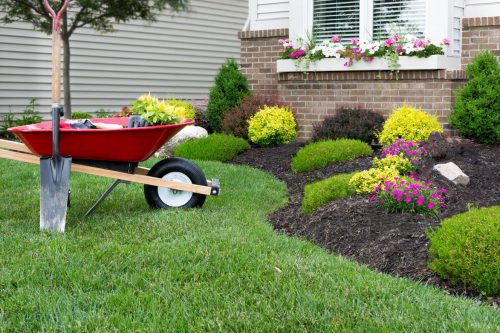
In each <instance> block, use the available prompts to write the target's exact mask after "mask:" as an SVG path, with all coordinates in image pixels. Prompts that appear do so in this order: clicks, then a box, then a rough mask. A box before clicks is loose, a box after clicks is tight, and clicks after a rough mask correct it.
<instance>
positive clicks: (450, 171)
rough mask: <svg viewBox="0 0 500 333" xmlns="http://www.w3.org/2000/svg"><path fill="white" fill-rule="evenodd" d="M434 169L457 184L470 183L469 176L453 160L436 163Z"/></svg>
mask: <svg viewBox="0 0 500 333" xmlns="http://www.w3.org/2000/svg"><path fill="white" fill-rule="evenodd" d="M433 170H436V171H437V172H439V173H440V174H441V175H442V176H443V177H445V178H446V179H448V180H450V181H451V182H453V183H454V184H455V185H467V184H469V181H470V179H469V176H467V175H466V174H465V173H463V171H462V170H461V169H460V168H459V167H458V166H457V165H456V164H455V163H453V162H448V163H444V164H436V165H435V166H434V168H433Z"/></svg>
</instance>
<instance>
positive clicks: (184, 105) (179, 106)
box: [165, 98, 196, 119]
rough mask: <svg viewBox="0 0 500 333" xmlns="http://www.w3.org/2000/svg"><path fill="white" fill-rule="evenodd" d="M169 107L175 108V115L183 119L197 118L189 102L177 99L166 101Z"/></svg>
mask: <svg viewBox="0 0 500 333" xmlns="http://www.w3.org/2000/svg"><path fill="white" fill-rule="evenodd" d="M165 103H166V104H167V105H171V106H173V107H174V108H175V111H174V112H175V114H176V115H178V116H179V117H181V118H191V119H194V118H195V113H196V111H195V109H194V106H193V105H191V104H190V103H188V102H184V101H178V100H176V99H175V98H172V99H171V100H168V101H165Z"/></svg>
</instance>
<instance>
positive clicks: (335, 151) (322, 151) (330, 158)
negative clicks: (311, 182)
mask: <svg viewBox="0 0 500 333" xmlns="http://www.w3.org/2000/svg"><path fill="white" fill-rule="evenodd" d="M371 153H373V150H372V148H371V147H370V146H369V145H368V144H367V143H366V142H362V141H359V140H352V139H338V140H326V141H318V142H314V143H310V144H308V145H307V146H305V147H303V148H301V149H300V150H299V151H298V152H297V154H296V155H295V156H294V157H293V158H292V170H293V171H294V172H304V171H313V170H317V169H320V168H324V167H326V166H327V165H329V164H331V163H335V162H342V161H350V160H353V159H355V158H358V157H361V156H367V155H370V154H371Z"/></svg>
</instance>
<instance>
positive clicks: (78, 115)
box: [71, 111, 93, 119]
mask: <svg viewBox="0 0 500 333" xmlns="http://www.w3.org/2000/svg"><path fill="white" fill-rule="evenodd" d="M90 118H93V117H92V115H91V114H90V113H88V112H83V111H74V112H72V113H71V119H90Z"/></svg>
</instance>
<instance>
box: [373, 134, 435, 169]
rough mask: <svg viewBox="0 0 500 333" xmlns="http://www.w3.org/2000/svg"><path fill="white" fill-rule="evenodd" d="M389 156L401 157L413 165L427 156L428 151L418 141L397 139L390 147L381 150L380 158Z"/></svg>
mask: <svg viewBox="0 0 500 333" xmlns="http://www.w3.org/2000/svg"><path fill="white" fill-rule="evenodd" d="M389 155H402V156H403V157H404V158H407V159H409V160H410V161H411V162H412V163H413V164H415V163H417V162H418V161H420V160H421V159H422V158H423V157H425V156H428V151H427V149H425V147H422V146H421V145H420V142H418V141H408V140H405V139H401V138H397V139H396V140H395V141H394V142H393V143H392V144H391V145H389V146H387V147H385V148H384V149H383V150H382V158H383V157H386V156H389Z"/></svg>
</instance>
